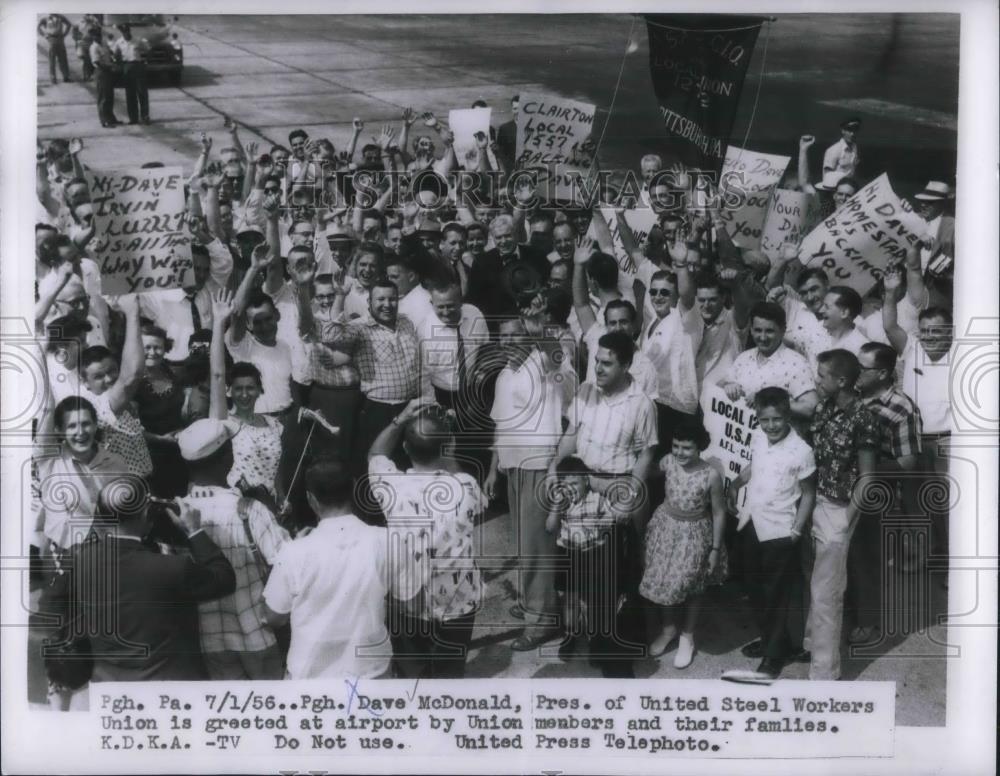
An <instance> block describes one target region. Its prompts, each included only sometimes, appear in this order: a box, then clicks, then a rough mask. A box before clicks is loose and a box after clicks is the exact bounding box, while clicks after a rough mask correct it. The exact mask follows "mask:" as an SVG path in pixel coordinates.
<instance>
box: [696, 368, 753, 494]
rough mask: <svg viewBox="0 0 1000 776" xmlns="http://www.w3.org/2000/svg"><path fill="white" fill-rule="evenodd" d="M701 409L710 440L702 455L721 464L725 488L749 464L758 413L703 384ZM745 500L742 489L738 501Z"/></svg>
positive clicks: (744, 490) (744, 491)
mask: <svg viewBox="0 0 1000 776" xmlns="http://www.w3.org/2000/svg"><path fill="white" fill-rule="evenodd" d="M701 409H702V412H704V414H705V420H704V423H705V430H706V431H708V435H709V438H710V439H711V442H710V443H709V445H708V449H707V450H705V452H704V453H702V454H701V457H702V458H704V459H705V460H712V459H714V460H716V461H718V462H719V464H721V466H722V476H723V477H724V478H725V483H726V489H727V490H728V489H729V486H730V484H732V482H733V480H735V479H736V478H737V477H739V476H740V472H742V471H743V467H744V466H746V465H747V464H749V463H750V457H751V452H750V442H751V440H752V439H753V435H754V434H756V433H760V432H759V431H758V430H757V428H758V426H757V413H756V412H754V410H753V408H752V407H750V406H749V405H748V404H747V403H746V401H744V400H743V399H737V400H735V401H733V400H732V399H730V398H729V397H728V396H726V392H725V391H724V390H722V389H721V388H720V387H719V386H717V385H706V386H705V388H704V390H703V391H702V394H701ZM745 500H746V489H745V488H744V489H743V492H742V494H741V502H742V501H745ZM740 506H741V507H742V506H743V504H742V503H741V504H740Z"/></svg>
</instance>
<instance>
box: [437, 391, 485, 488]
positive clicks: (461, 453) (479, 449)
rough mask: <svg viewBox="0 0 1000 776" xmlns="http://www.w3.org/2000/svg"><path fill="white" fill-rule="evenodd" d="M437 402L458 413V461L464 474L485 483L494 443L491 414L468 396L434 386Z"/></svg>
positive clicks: (456, 439) (456, 446)
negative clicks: (485, 411)
mask: <svg viewBox="0 0 1000 776" xmlns="http://www.w3.org/2000/svg"><path fill="white" fill-rule="evenodd" d="M434 399H435V401H437V403H438V404H440V405H441V406H442V407H444V408H445V409H447V410H452V411H453V412H454V413H455V423H456V427H457V428H456V432H455V451H454V457H455V459H456V460H457V461H458V463H459V465H460V466H461V467H462V470H463V471H465V472H466V473H468V474H471V475H472V476H473V477H475V478H476V481H477V482H482V481H483V480H485V479H486V471H487V469H488V466H489V460H490V448H491V446H492V444H493V423H492V420H491V419H490V418H489V414H488V413H484V412H483V411H482V407H481V405H480V404H479V402H477V401H476V400H475V399H474V398H473V397H472V396H471V395H469V394H468V393H466V394H460V393H459V392H458V391H447V390H444V389H443V388H438V387H436V386H435V388H434Z"/></svg>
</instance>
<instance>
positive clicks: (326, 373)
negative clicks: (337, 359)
mask: <svg viewBox="0 0 1000 776" xmlns="http://www.w3.org/2000/svg"><path fill="white" fill-rule="evenodd" d="M313 319H314V320H315V321H316V328H317V329H318V331H319V336H316V335H315V334H309V335H307V336H306V337H304V338H303V339H304V340H305V346H306V352H307V353H308V354H309V376H310V378H311V379H312V381H313V383H315V384H316V385H321V386H323V387H325V388H350V387H351V386H355V385H358V383H359V381H360V379H361V378H360V376H359V375H358V370H357V367H355V366H354V364H353V362H351V363H347V364H341V365H340V366H337V365H336V364H334V363H333V357H332V355H331V353H330V348H328V347H326V346H325V345H323V344H322V343H323V342H324V341H325V340H327V339H330V338H331V337H332V336H333V335H332V334H331V332H330V329H331V327H332V326H333V325H334V324H335V323H336V322H335V321H328V320H322V319H321V318H319V316H318V315H317V314H316V311H315V310H314V311H313Z"/></svg>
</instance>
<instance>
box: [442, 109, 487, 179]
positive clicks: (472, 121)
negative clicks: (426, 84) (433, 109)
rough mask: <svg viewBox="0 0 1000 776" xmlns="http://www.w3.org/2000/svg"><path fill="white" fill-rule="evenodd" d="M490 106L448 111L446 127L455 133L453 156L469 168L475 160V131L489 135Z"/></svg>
mask: <svg viewBox="0 0 1000 776" xmlns="http://www.w3.org/2000/svg"><path fill="white" fill-rule="evenodd" d="M492 115H493V109H492V108H464V109H461V110H453V111H450V112H449V113H448V129H450V130H451V131H452V132H454V133H455V156H456V157H457V158H458V163H459V164H461V165H463V166H464V167H466V169H469V168H471V167H472V165H473V162H474V160H475V155H474V154H475V150H476V138H475V135H476V133H477V132H482V133H483V134H484V135H486V136H487V137H489V135H490V118H491V117H492Z"/></svg>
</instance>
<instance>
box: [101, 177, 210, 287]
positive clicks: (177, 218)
mask: <svg viewBox="0 0 1000 776" xmlns="http://www.w3.org/2000/svg"><path fill="white" fill-rule="evenodd" d="M89 183H90V191H91V198H92V201H93V204H94V221H95V235H94V238H95V239H94V258H95V259H96V260H97V263H98V266H99V267H100V270H101V293H102V294H105V295H107V296H116V295H119V294H134V293H147V292H150V291H162V290H166V289H171V288H181V287H182V286H183V285H184V283H185V280H186V276H187V275H188V274H189V273H190V272H191V270H192V265H191V249H190V247H189V239H188V236H187V234H185V232H184V175H183V174H182V172H181V168H179V167H156V168H153V169H146V170H143V169H127V170H109V171H106V172H99V173H91V174H90V175H89Z"/></svg>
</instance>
